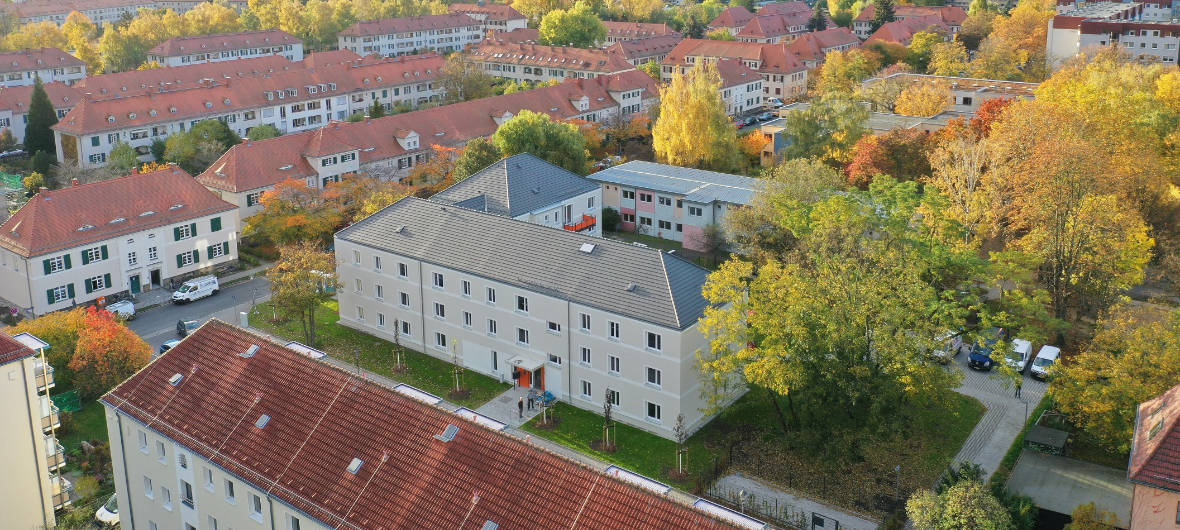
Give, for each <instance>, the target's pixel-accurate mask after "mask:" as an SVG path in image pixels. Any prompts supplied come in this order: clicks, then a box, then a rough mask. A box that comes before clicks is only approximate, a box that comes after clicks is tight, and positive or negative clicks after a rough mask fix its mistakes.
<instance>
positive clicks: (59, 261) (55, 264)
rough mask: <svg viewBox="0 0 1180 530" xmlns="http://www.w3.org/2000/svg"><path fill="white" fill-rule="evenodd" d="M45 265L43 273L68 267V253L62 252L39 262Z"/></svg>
mask: <svg viewBox="0 0 1180 530" xmlns="http://www.w3.org/2000/svg"><path fill="white" fill-rule="evenodd" d="M41 263H42V264H43V265H44V266H45V267H44V268H45V274H53V273H55V272H61V271H64V270H66V269H69V268H70V255H69V254H63V255H61V256H55V257H52V258H49V259H47V260H43V261H42V262H41Z"/></svg>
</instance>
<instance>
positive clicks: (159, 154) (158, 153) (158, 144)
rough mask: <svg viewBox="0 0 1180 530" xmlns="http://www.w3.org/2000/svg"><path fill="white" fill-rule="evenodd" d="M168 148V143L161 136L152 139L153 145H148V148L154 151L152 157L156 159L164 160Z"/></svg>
mask: <svg viewBox="0 0 1180 530" xmlns="http://www.w3.org/2000/svg"><path fill="white" fill-rule="evenodd" d="M167 148H168V144H167V143H165V142H164V140H161V139H159V138H156V139H155V140H152V145H150V146H148V150H150V151H151V153H152V158H153V159H155V160H156V161H163V160H164V151H165V150H166V149H167Z"/></svg>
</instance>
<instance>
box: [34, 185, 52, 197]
mask: <svg viewBox="0 0 1180 530" xmlns="http://www.w3.org/2000/svg"><path fill="white" fill-rule="evenodd" d="M37 191H38V192H39V193H40V194H41V195H45V192H47V191H49V188H46V187H45V186H41V188H40V189H39V190H37Z"/></svg>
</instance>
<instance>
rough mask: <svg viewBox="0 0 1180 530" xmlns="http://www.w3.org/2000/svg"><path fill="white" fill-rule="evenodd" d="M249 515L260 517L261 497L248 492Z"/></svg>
mask: <svg viewBox="0 0 1180 530" xmlns="http://www.w3.org/2000/svg"><path fill="white" fill-rule="evenodd" d="M250 517H259V518H260V517H262V497H259V496H258V495H255V494H253V493H251V494H250Z"/></svg>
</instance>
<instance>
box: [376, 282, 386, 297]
mask: <svg viewBox="0 0 1180 530" xmlns="http://www.w3.org/2000/svg"><path fill="white" fill-rule="evenodd" d="M373 290H374V294H375V295H376V296H377V299H378V300H384V299H385V288H384V287H382V286H381V284H379V283H378V284H374V285H373Z"/></svg>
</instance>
